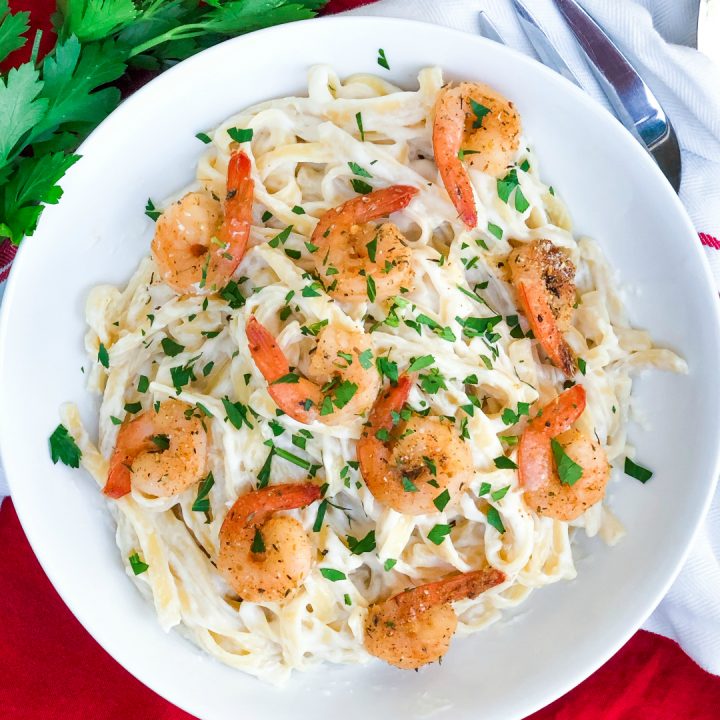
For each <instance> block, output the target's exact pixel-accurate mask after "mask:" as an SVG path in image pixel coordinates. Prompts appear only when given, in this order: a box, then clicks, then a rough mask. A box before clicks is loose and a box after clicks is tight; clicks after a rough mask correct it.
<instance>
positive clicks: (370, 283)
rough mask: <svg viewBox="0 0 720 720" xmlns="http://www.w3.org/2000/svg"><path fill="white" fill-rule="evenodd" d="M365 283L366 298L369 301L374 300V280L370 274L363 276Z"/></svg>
mask: <svg viewBox="0 0 720 720" xmlns="http://www.w3.org/2000/svg"><path fill="white" fill-rule="evenodd" d="M365 285H366V287H367V296H368V300H369V301H370V302H375V297H376V290H375V280H374V279H373V277H372V275H368V276H367V277H366V278H365Z"/></svg>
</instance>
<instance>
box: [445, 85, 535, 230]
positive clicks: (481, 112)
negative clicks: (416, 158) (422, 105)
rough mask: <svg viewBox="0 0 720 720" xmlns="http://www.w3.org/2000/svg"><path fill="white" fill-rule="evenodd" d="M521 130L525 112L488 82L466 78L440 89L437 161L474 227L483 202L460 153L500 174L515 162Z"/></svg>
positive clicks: (464, 217) (452, 194)
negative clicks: (520, 112) (477, 198)
mask: <svg viewBox="0 0 720 720" xmlns="http://www.w3.org/2000/svg"><path fill="white" fill-rule="evenodd" d="M520 133H521V125H520V116H519V115H518V113H517V110H515V107H514V106H513V104H512V103H511V102H510V101H509V100H506V99H505V98H504V97H502V95H500V94H499V93H498V92H496V91H495V90H493V89H492V88H490V87H488V86H487V85H480V84H478V83H469V82H463V83H460V84H459V85H457V86H455V87H450V86H447V87H445V88H443V90H441V91H440V94H439V95H438V99H437V101H436V103H435V120H434V121H433V136H432V140H433V151H434V153H435V162H436V163H437V166H438V170H439V171H440V177H441V178H442V181H443V184H444V185H445V189H446V190H447V192H448V195H449V196H450V200H451V201H452V203H453V205H454V206H455V209H456V210H457V211H458V214H459V215H460V219H461V220H462V221H463V222H464V223H465V225H466V226H467V227H468V228H474V227H475V226H476V225H477V208H476V206H475V196H474V194H473V189H472V185H471V183H470V178H469V176H468V173H467V170H466V169H465V167H464V166H463V162H462V160H461V159H460V158H461V157H463V159H464V160H465V162H466V163H467V164H468V165H469V166H470V167H473V168H475V169H477V170H480V171H482V172H485V173H488V174H490V175H494V176H495V177H499V176H500V175H501V174H503V173H504V172H505V169H506V168H507V166H508V165H510V164H512V161H513V158H514V157H515V154H516V153H517V150H518V147H519V145H520ZM461 150H462V153H461Z"/></svg>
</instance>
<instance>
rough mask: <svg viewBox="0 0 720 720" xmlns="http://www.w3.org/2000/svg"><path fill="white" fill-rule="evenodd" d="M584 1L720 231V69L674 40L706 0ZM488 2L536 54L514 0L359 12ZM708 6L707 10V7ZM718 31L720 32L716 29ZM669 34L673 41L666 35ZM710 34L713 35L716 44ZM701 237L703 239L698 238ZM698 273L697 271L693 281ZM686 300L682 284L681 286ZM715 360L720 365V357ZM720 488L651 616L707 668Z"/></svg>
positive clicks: (445, 12)
mask: <svg viewBox="0 0 720 720" xmlns="http://www.w3.org/2000/svg"><path fill="white" fill-rule="evenodd" d="M527 4H528V6H529V7H530V8H531V9H532V12H533V13H534V14H535V15H537V17H538V19H539V20H540V21H541V22H542V24H543V27H544V28H545V30H546V31H547V32H548V33H549V35H550V37H551V39H552V41H553V43H555V45H556V47H558V48H559V50H560V51H561V53H562V55H563V57H564V58H565V59H566V60H567V61H568V63H569V64H570V66H571V67H572V69H573V71H574V72H575V74H576V75H577V77H579V78H580V80H581V82H582V84H583V86H584V87H585V88H586V89H587V90H588V92H589V93H590V94H591V95H592V96H593V97H594V98H595V99H596V100H597V101H598V102H600V103H601V104H603V105H604V106H605V107H609V106H608V103H607V101H606V99H605V96H604V95H603V94H602V92H601V91H600V89H599V87H598V86H597V84H596V83H595V80H594V78H593V76H592V74H591V72H590V70H589V67H588V65H587V63H586V62H585V60H584V58H583V57H582V54H581V53H580V51H579V49H578V47H577V43H576V41H575V40H574V38H573V37H572V35H571V34H570V32H569V31H568V29H567V27H566V25H565V22H564V21H563V19H562V18H561V16H560V15H559V14H558V12H557V11H556V10H555V8H554V4H553V3H552V2H551V0H532V2H528V3H527ZM582 4H583V6H584V7H586V8H587V9H588V11H590V12H591V13H592V14H593V16H594V17H595V18H596V19H597V20H598V21H599V22H600V23H601V24H602V26H603V27H604V28H605V30H606V31H607V32H608V33H609V34H610V35H611V37H612V38H613V39H614V40H615V41H616V42H617V43H618V44H619V45H620V47H621V49H622V50H623V52H625V53H628V54H629V55H630V57H631V58H632V61H633V62H634V63H635V64H636V66H637V68H638V70H639V71H640V74H641V75H642V76H643V78H645V79H646V80H647V82H648V83H650V85H651V87H652V89H653V91H654V92H655V93H656V94H657V96H658V97H659V98H660V101H661V102H662V104H663V107H664V108H665V109H666V110H667V111H668V113H669V115H670V118H671V119H672V122H673V124H674V126H675V129H676V131H677V133H678V137H679V141H680V146H681V150H682V161H683V177H682V187H681V189H680V199H681V200H682V201H683V203H684V204H685V207H686V208H687V209H688V211H689V213H690V216H691V218H692V220H693V222H694V224H695V228H696V229H697V230H698V232H706V233H710V234H712V235H715V236H716V237H719V238H720V184H719V183H718V178H720V72H718V67H719V66H715V65H713V63H712V62H711V61H710V60H708V58H706V57H703V55H701V54H700V53H699V52H697V51H696V50H693V49H691V48H688V47H680V46H679V45H671V44H669V43H668V42H666V40H665V39H667V40H671V41H673V42H678V43H686V44H691V43H694V41H695V30H696V23H697V20H698V0H640V2H630V1H629V0H624V2H612V3H610V2H607V0H582ZM703 5H707V6H708V7H709V9H710V10H711V11H714V17H713V13H712V12H711V13H710V18H709V19H706V20H704V21H703V23H704V24H702V25H701V33H700V40H701V43H703V46H704V48H705V49H706V51H707V50H709V49H711V48H714V49H715V51H716V54H717V53H720V0H707V3H703ZM480 9H484V10H486V11H487V12H488V15H489V16H490V17H491V18H492V19H493V21H494V22H496V24H497V26H498V28H499V30H500V32H501V33H502V35H503V37H504V38H505V40H506V41H507V42H509V43H510V45H511V46H512V47H516V48H518V49H520V50H522V51H523V52H525V53H526V54H529V55H533V56H534V53H533V50H532V49H531V47H530V46H529V44H528V41H527V39H526V38H525V35H524V34H523V33H522V30H521V29H520V27H519V26H518V23H517V21H516V19H515V16H514V13H513V11H512V9H511V3H510V0H444V2H442V3H438V2H435V1H434V0H418V1H415V2H407V0H383V1H382V2H379V3H376V4H373V5H370V6H367V7H365V8H361V9H360V10H357V11H354V12H356V13H359V14H382V15H388V16H390V17H396V16H400V17H403V16H404V17H408V18H416V19H431V20H432V21H433V22H434V23H437V24H441V25H447V26H449V27H455V28H457V29H464V30H473V29H474V28H476V26H477V20H476V18H477V13H478V11H479V10H480ZM707 9H708V8H706V7H703V8H701V14H702V12H703V11H705V10H707ZM713 32H714V33H715V34H714V35H713ZM664 38H665V39H664ZM708 40H710V41H709V42H708ZM695 242H696V243H697V242H698V241H697V240H695ZM704 252H705V255H706V257H707V259H708V261H709V262H710V263H711V267H712V270H713V274H714V277H715V283H716V287H717V288H718V289H720V249H715V248H705V249H704ZM684 280H688V278H684ZM675 291H676V292H677V295H676V298H677V300H678V302H683V296H682V291H680V290H679V289H677V288H675ZM711 317H712V312H710V313H709V315H705V313H703V314H701V315H700V316H699V317H697V318H694V319H691V322H692V323H693V324H694V326H695V328H696V330H697V332H703V329H704V328H705V324H706V323H708V322H712V320H711ZM706 361H707V362H710V363H712V364H714V365H715V366H717V361H718V357H717V355H708V356H707V357H706ZM718 598H720V494H716V497H715V500H714V503H713V506H712V507H711V509H710V512H709V514H708V516H707V519H706V521H705V523H704V525H703V527H702V528H701V530H700V531H699V533H698V536H697V538H696V540H695V543H694V545H693V549H692V552H691V554H690V556H689V558H688V561H687V563H686V564H685V566H684V568H683V570H682V572H681V573H680V575H679V577H678V579H677V580H676V582H675V583H674V584H673V586H672V588H671V589H670V591H669V593H668V594H667V596H666V597H665V599H664V600H663V602H662V603H661V604H660V606H659V607H658V608H657V610H656V611H655V612H654V613H653V615H652V616H651V617H650V618H649V619H648V621H647V622H646V624H645V625H644V627H645V628H646V629H647V630H652V631H654V632H659V633H662V634H663V635H666V636H667V637H670V638H673V639H674V640H676V641H677V642H678V643H680V645H681V646H682V648H683V649H684V650H685V652H687V653H688V654H689V655H690V657H692V658H693V659H694V660H695V661H696V662H698V663H699V664H700V665H702V667H704V668H705V669H706V670H708V671H710V672H713V673H715V674H720V601H718Z"/></svg>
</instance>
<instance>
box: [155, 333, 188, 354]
mask: <svg viewBox="0 0 720 720" xmlns="http://www.w3.org/2000/svg"><path fill="white" fill-rule="evenodd" d="M160 345H162V349H163V352H164V353H165V354H166V355H167V356H168V357H175V356H176V355H179V354H180V353H181V352H183V350H185V346H184V345H180V343H176V342H175V341H174V340H172V339H171V338H168V337H166V338H163V339H162V340H161V341H160Z"/></svg>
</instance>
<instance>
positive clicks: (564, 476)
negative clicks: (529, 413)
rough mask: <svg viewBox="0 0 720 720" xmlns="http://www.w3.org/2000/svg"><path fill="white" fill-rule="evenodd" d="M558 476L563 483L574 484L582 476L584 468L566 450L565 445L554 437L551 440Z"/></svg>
mask: <svg viewBox="0 0 720 720" xmlns="http://www.w3.org/2000/svg"><path fill="white" fill-rule="evenodd" d="M550 446H551V447H552V453H553V457H554V458H555V465H556V466H557V471H558V476H559V477H560V482H561V483H562V484H563V485H574V484H575V483H576V482H577V481H578V480H579V479H580V478H581V477H582V476H583V469H582V468H581V467H580V466H579V465H578V464H577V463H576V462H575V461H574V460H573V459H572V458H571V457H570V456H569V455H568V454H567V453H566V452H565V450H564V448H563V446H562V445H561V444H560V443H559V442H558V441H557V440H556V439H555V438H553V439H552V440H550Z"/></svg>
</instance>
